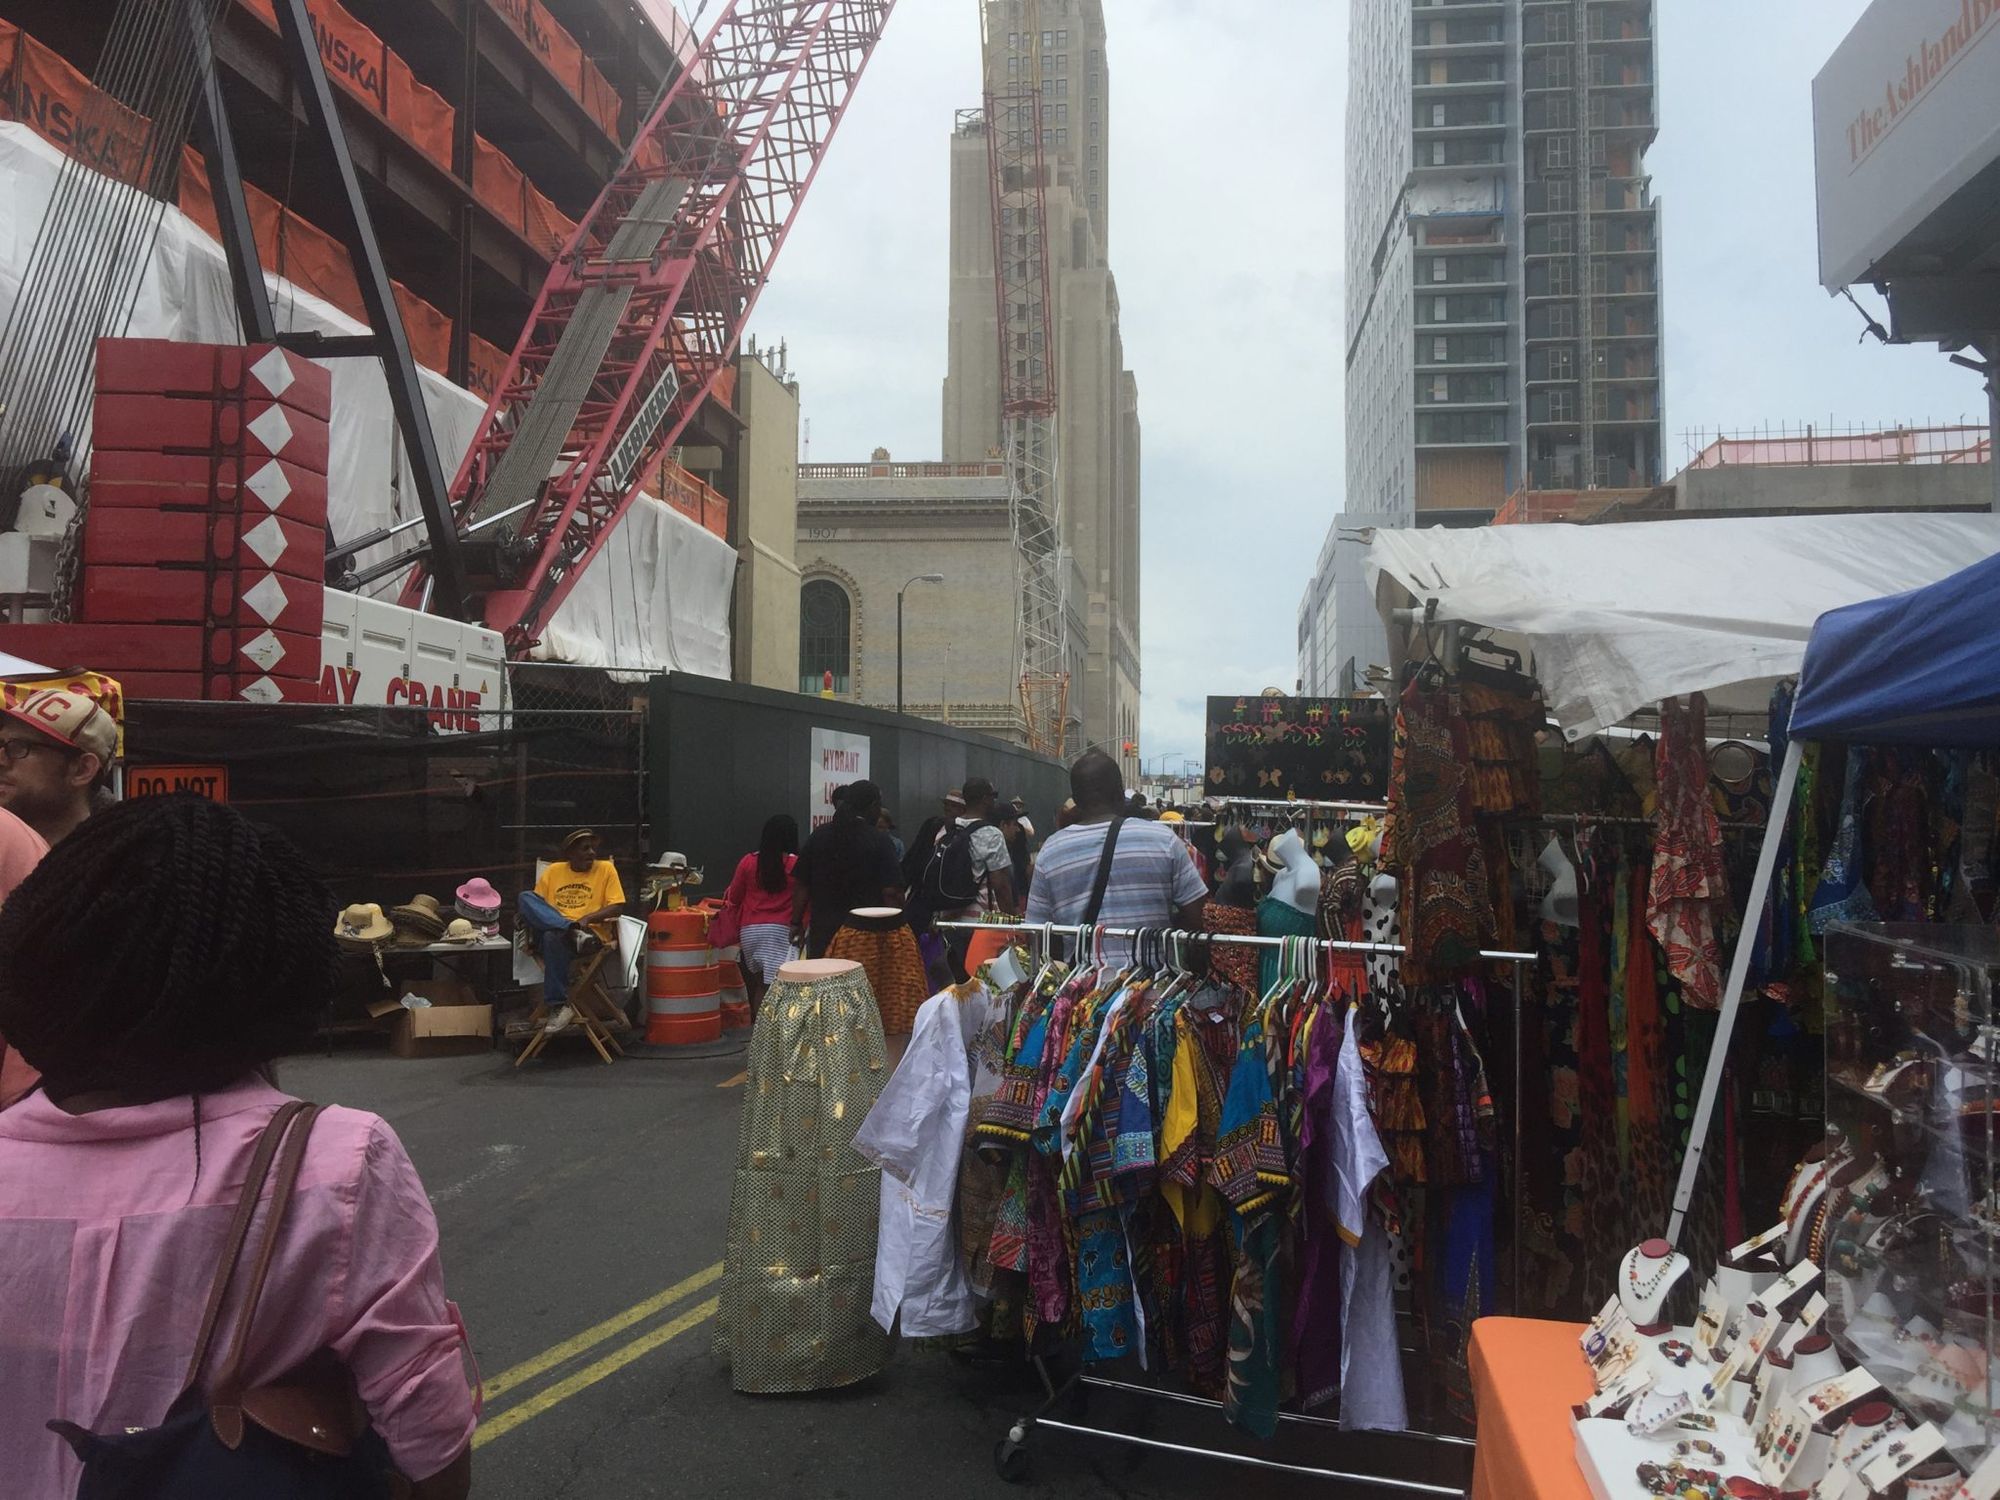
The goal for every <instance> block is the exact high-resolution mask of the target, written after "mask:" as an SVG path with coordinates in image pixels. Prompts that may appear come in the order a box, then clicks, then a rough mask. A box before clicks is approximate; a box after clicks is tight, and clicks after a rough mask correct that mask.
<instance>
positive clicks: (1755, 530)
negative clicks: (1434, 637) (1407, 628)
mask: <svg viewBox="0 0 2000 1500" xmlns="http://www.w3.org/2000/svg"><path fill="white" fill-rule="evenodd" d="M1995 552H2000V517H1995V516H1986V515H1911V514H1909V513H1907V512H1903V513H1899V514H1896V515H1841V516H1790V517H1782V518H1771V519H1766V518H1746V519H1743V520H1700V521H1692V520H1691V521H1671V520H1667V521H1643V522H1627V523H1625V524H1622V525H1609V526H1489V527H1484V528H1482V529H1479V530H1476V531H1448V530H1445V529H1443V528H1437V527H1433V528H1429V529H1425V530H1418V531H1386V530H1385V531H1377V532H1376V533H1375V534H1374V540H1373V542H1372V544H1371V545H1370V548H1369V562H1368V581H1369V586H1370V588H1371V589H1373V590H1374V591H1375V593H1376V597H1377V598H1378V599H1381V598H1382V597H1383V590H1382V587H1381V581H1382V578H1383V576H1384V575H1387V576H1388V577H1390V578H1393V579H1394V580H1395V581H1396V582H1397V583H1399V584H1401V585H1402V586H1403V587H1404V588H1406V589H1408V590H1409V591H1410V593H1412V594H1413V595H1415V596H1416V598H1417V600H1418V602H1419V606H1420V607H1421V605H1422V603H1423V601H1426V600H1431V599H1435V600H1436V601H1437V619H1438V620H1439V621H1440V622H1451V621H1457V622H1461V623H1464V624H1469V625H1481V626H1487V627H1490V628H1492V629H1495V630H1503V631H1507V632H1510V633H1512V634H1515V635H1518V636H1519V637H1521V638H1522V640H1523V641H1524V642H1525V644H1526V645H1527V646H1528V648H1529V649H1530V650H1531V651H1532V652H1533V653H1534V658H1535V661H1534V669H1535V675H1536V676H1537V677H1538V678H1539V679H1540V680H1541V683H1542V688H1543V691H1544V693H1546V695H1547V697H1548V701H1549V707H1550V711H1551V712H1552V713H1553V714H1554V715H1555V717H1556V720H1557V722H1559V723H1560V724H1561V725H1562V726H1563V729H1564V731H1565V732H1566V733H1567V734H1568V735H1569V736H1570V738H1572V739H1576V738H1580V737H1582V736H1583V735H1586V734H1592V733H1595V732H1597V731H1599V730H1601V729H1607V728H1609V727H1611V726H1612V725H1614V724H1617V723H1618V722H1620V721H1621V720H1623V719H1626V718H1628V717H1630V716H1631V715H1632V714H1633V713H1635V712H1637V711H1638V710H1640V709H1642V708H1645V707H1647V706H1649V705H1651V704H1653V703H1657V702H1658V701H1659V700H1660V699H1662V698H1666V697H1670V696H1672V695H1674V694H1678V693H1692V692H1698V691H1699V692H1711V693H1712V692H1715V691H1717V690H1719V689H1722V688H1725V687H1729V686H1732V685H1734V684H1738V683H1748V682H1757V681H1763V680H1768V679H1770V678H1775V677H1784V676H1788V675H1790V674H1792V673H1795V672H1797V671H1798V670H1799V666H1800V664H1801V663H1802V662H1803V661H1804V660H1805V649H1806V639H1807V637H1808V636H1810V635H1811V634H1812V627H1813V622H1814V621H1815V620H1817V619H1818V618H1819V617H1820V615H1822V614H1823V613H1825V612H1826V611H1827V610H1829V609H1835V608H1838V607H1839V606H1841V605H1844V604H1855V603H1858V602H1860V601H1861V600H1864V599H1875V598H1879V597H1881V596H1883V595H1885V594H1899V593H1902V592H1904V591H1906V590H1908V589H1914V588H1921V587H1922V586H1924V585H1925V584H1929V583H1935V582H1936V581H1937V580H1938V579H1940V578H1943V577H1946V576H1947V575H1949V574H1951V573H1955V572H1957V571H1958V570H1959V569H1960V568H1963V567H1965V566H1966V565H1967V564H1969V563H1972V562H1976V561H1977V560H1978V559H1980V558H1982V557H1988V556H1991V555H1992V554H1993V553H1995Z"/></svg>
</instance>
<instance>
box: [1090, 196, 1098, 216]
mask: <svg viewBox="0 0 2000 1500" xmlns="http://www.w3.org/2000/svg"><path fill="white" fill-rule="evenodd" d="M1090 211H1091V212H1092V213H1096V212H1097V194H1095V193H1092V194H1091V195H1090Z"/></svg>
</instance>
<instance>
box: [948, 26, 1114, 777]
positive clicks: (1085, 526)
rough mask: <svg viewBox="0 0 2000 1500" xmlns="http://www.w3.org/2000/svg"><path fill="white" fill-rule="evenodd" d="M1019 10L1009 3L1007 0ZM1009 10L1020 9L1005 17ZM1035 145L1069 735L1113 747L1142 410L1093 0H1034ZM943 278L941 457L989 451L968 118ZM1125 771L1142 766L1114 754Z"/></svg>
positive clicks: (992, 426)
mask: <svg viewBox="0 0 2000 1500" xmlns="http://www.w3.org/2000/svg"><path fill="white" fill-rule="evenodd" d="M993 3H994V4H995V5H996V6H997V7H998V10H999V12H1000V14H999V18H998V20H997V24H994V25H992V26H991V28H990V32H991V35H992V36H993V38H994V40H995V42H996V43H997V44H998V45H1001V46H1004V47H1006V48H1007V51H1008V56H1007V59H1006V62H1005V65H1006V66H1007V67H1010V68H1012V67H1015V66H1017V59H1018V58H1019V57H1020V55H1021V54H1022V53H1023V51H1024V50H1025V48H1024V46H1023V43H1024V38H1023V36H1022V35H1021V33H1020V32H1019V31H1018V30H1010V23H1009V7H1008V5H1007V0H993ZM1014 9H1015V10H1016V11H1017V10H1018V7H1015V8H1014ZM1012 24H1013V25H1015V26H1018V24H1019V22H1018V21H1014V22H1013V23H1012ZM1041 26H1042V29H1043V35H1042V37H1041V51H1042V67H1043V98H1044V101H1045V103H1044V109H1043V120H1042V125H1043V130H1042V135H1043V148H1044V152H1045V155H1046V159H1047V162H1048V167H1049V175H1050V182H1049V186H1048V189H1047V193H1046V198H1047V209H1048V216H1049V244H1050V247H1051V252H1052V254H1051V265H1050V274H1051V277H1052V278H1053V288H1052V291H1053V295H1054V298H1055V338H1056V344H1057V379H1058V384H1059V387H1060V393H1061V402H1062V406H1061V419H1060V425H1059V428H1058V439H1057V441H1058V479H1057V483H1058V485H1059V488H1060V491H1061V503H1062V507H1063V532H1064V538H1063V541H1064V546H1065V548H1066V550H1067V551H1068V553H1069V557H1070V563H1071V567H1070V579H1071V594H1070V600H1069V604H1070V612H1071V616H1072V618H1073V619H1078V620H1081V621H1082V632H1081V636H1080V638H1079V639H1078V641H1077V643H1076V647H1075V649H1073V651H1072V654H1071V683H1070V709H1069V711H1070V717H1071V728H1070V733H1069V735H1068V745H1067V751H1068V753H1069V754H1070V755H1071V756H1074V755H1075V754H1076V753H1078V752H1079V751H1081V750H1082V749H1084V748H1086V747H1087V746H1099V747H1102V748H1104V749H1106V750H1109V751H1110V752H1111V753H1112V754H1114V755H1118V754H1120V753H1121V752H1122V748H1123V746H1124V745H1125V744H1127V743H1130V742H1136V741H1137V739H1138V737H1139V538H1140V474H1139V468H1140V423H1139V391H1138V382H1137V381H1136V380H1135V379H1134V377H1133V375H1132V372H1131V371H1130V370H1128V369H1126V367H1125V348H1124V341H1123V338H1122V336H1121V334H1120V330H1119V307H1118V284H1117V279H1116V277H1114V276H1113V275H1112V272H1111V268H1110V261H1109V243H1110V222H1111V188H1110V183H1111V159H1110V158H1111V143H1110V134H1111V132H1110V99H1111V93H1110V69H1109V64H1108V62H1107V60H1106V52H1105V33H1104V13H1103V6H1102V4H1101V0H1042V3H1041ZM950 160H951V210H950V211H951V293H950V312H949V317H950V327H949V347H948V351H947V367H946V375H945V380H944V392H943V397H944V401H943V404H944V457H945V459H946V460H947V461H959V462H970V461H976V460H980V459H984V458H987V457H989V456H992V455H995V454H997V453H998V452H999V451H1000V444H1001V441H1002V432H1001V412H1000V376H999V367H998V350H997V348H996V345H995V340H996V338H997V324H996V308H995V301H994V296H995V294H994V271H993V212H992V198H991V192H990V188H989V183H988V166H987V153H986V140H985V135H984V132H983V129H982V128H981V125H980V123H979V122H978V121H977V120H974V119H971V118H967V119H965V120H964V121H963V122H962V123H961V124H960V125H959V127H958V128H957V129H956V131H955V132H954V134H953V138H952V142H951V158H950ZM1125 767H1126V774H1127V776H1128V778H1130V777H1134V776H1136V775H1137V772H1138V765H1137V762H1136V761H1135V760H1132V759H1131V758H1129V757H1127V758H1125Z"/></svg>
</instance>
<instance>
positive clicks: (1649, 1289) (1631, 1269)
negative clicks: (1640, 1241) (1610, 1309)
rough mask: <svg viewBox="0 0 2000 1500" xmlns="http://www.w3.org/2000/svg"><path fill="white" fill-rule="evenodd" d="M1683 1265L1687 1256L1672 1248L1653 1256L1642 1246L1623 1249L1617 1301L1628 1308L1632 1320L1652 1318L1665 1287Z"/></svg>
mask: <svg viewBox="0 0 2000 1500" xmlns="http://www.w3.org/2000/svg"><path fill="white" fill-rule="evenodd" d="M1649 1243H1650V1242H1649ZM1687 1265H1688V1262H1687V1258H1686V1257H1685V1256H1683V1255H1680V1254H1679V1253H1677V1252H1676V1251H1674V1250H1672V1249H1668V1250H1667V1251H1666V1253H1665V1254H1663V1255H1661V1256H1659V1257H1658V1258H1657V1259H1656V1258H1654V1257H1653V1256H1651V1255H1649V1254H1647V1252H1646V1247H1645V1246H1643V1245H1642V1246H1639V1247H1637V1248H1635V1249H1631V1250H1628V1251H1626V1252H1625V1267H1624V1270H1625V1277H1624V1280H1625V1293H1624V1296H1623V1297H1622V1299H1621V1300H1623V1301H1624V1303H1625V1305H1626V1307H1627V1308H1628V1309H1630V1311H1631V1313H1632V1319H1633V1321H1634V1322H1647V1323H1650V1322H1651V1321H1652V1317H1651V1314H1653V1313H1655V1312H1657V1311H1658V1310H1659V1304H1660V1303H1661V1302H1662V1301H1664V1300H1665V1296H1666V1290H1667V1288H1668V1287H1670V1286H1671V1285H1673V1283H1674V1282H1675V1281H1676V1280H1677V1279H1678V1278H1679V1276H1680V1273H1681V1272H1683V1271H1685V1270H1686V1269H1687Z"/></svg>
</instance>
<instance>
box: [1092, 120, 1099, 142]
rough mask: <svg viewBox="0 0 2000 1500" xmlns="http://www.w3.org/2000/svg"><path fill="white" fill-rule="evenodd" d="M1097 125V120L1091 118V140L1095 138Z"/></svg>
mask: <svg viewBox="0 0 2000 1500" xmlns="http://www.w3.org/2000/svg"><path fill="white" fill-rule="evenodd" d="M1097 125H1098V122H1097V121H1095V120H1092V121H1091V122H1090V138H1091V139H1092V140H1093V141H1094V140H1096V139H1097Z"/></svg>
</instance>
